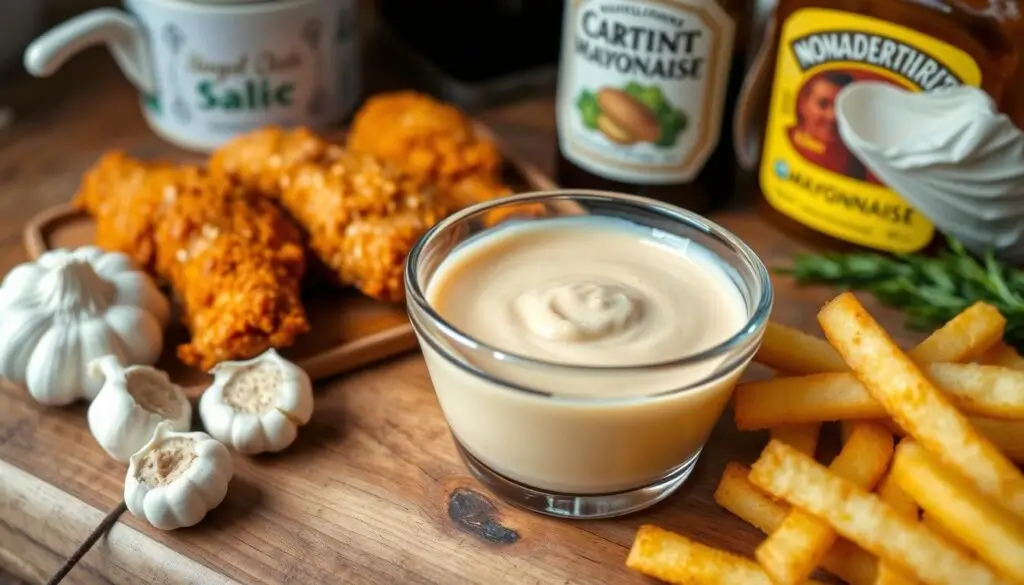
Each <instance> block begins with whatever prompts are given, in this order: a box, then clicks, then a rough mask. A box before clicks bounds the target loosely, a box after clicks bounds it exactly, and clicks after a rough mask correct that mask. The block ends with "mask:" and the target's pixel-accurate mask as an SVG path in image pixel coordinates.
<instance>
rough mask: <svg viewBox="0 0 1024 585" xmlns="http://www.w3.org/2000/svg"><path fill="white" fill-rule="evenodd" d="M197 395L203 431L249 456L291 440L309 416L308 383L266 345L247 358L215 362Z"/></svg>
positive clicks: (276, 448) (310, 388)
mask: <svg viewBox="0 0 1024 585" xmlns="http://www.w3.org/2000/svg"><path fill="white" fill-rule="evenodd" d="M212 373H213V385H212V386H210V387H209V388H208V389H207V390H206V392H203V396H202V398H200V399H199V416H200V417H201V418H202V420H203V426H205V427H206V430H207V432H209V433H210V434H211V435H213V436H214V437H215V438H217V440H219V441H222V442H224V444H226V445H229V446H231V447H232V448H234V449H235V450H237V451H239V452H241V453H246V454H249V455H255V454H257V453H264V452H267V451H280V450H282V449H284V448H285V447H287V446H288V445H291V444H292V442H293V441H294V440H295V437H296V436H297V435H298V429H299V427H300V426H302V425H304V424H306V423H308V422H309V419H310V418H311V417H312V416H313V385H312V383H311V382H310V379H309V375H308V374H306V372H304V371H303V370H302V368H300V367H298V366H296V365H295V364H293V363H291V362H289V361H288V360H286V359H284V358H282V357H281V356H280V355H278V353H277V352H276V351H274V350H273V349H269V350H267V351H266V352H264V353H263V354H261V355H259V356H257V357H255V358H252V359H250V360H245V361H239V362H221V363H220V364H218V365H217V367H215V368H214V369H213V372H212Z"/></svg>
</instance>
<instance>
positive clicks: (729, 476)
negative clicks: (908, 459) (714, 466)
mask: <svg viewBox="0 0 1024 585" xmlns="http://www.w3.org/2000/svg"><path fill="white" fill-rule="evenodd" d="M749 474H750V469H749V468H747V467H746V466H744V465H740V464H739V463H729V464H727V465H726V466H725V472H724V473H723V474H722V480H721V481H720V482H718V488H717V489H716V490H715V496H714V497H715V501H716V502H718V505H719V506H722V507H723V508H725V509H726V510H728V511H730V512H732V513H733V514H735V515H736V516H738V517H739V518H740V519H742V520H743V521H745V522H748V523H749V524H751V525H753V526H754V527H756V528H757V529H758V530H760V531H761V532H764V533H765V534H771V533H772V532H774V531H775V530H776V529H778V527H779V526H781V525H782V522H783V520H785V519H786V515H787V514H788V513H789V505H788V504H786V503H784V502H777V501H775V500H773V499H771V498H769V497H768V496H766V495H765V494H764V493H763V492H761V491H760V490H758V489H757V488H755V487H754V484H752V483H750V481H749V480H748V479H747V476H748V475H749ZM821 568H823V569H825V570H826V571H828V572H829V573H832V574H833V575H835V576H837V577H839V578H841V579H842V580H844V581H846V582H847V583H849V584H850V585H875V577H876V576H877V574H878V571H877V563H876V561H875V558H874V557H873V556H871V555H869V554H868V553H866V552H864V551H863V550H862V549H861V548H860V547H858V546H857V545H855V544H853V543H852V542H850V541H848V540H844V539H841V538H840V539H837V540H836V542H835V544H833V545H832V548H830V549H829V550H828V552H827V553H825V556H824V557H822V559H821Z"/></svg>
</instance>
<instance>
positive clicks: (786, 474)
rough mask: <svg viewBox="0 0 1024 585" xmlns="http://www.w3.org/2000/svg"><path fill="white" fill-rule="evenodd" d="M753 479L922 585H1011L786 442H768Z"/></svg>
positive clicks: (877, 498)
mask: <svg viewBox="0 0 1024 585" xmlns="http://www.w3.org/2000/svg"><path fill="white" fill-rule="evenodd" d="M750 481H751V483H753V484H754V485H755V486H757V487H759V488H760V489H762V490H765V491H766V492H768V494H769V495H772V496H774V497H777V498H781V499H784V500H786V501H787V502H789V503H790V504H791V505H793V506H797V507H799V508H801V509H803V510H806V511H807V512H809V513H811V514H813V515H815V516H817V517H818V518H821V519H822V520H825V521H826V522H828V523H829V524H830V525H831V526H832V527H833V528H835V530H836V531H837V532H838V533H839V534H841V535H842V536H844V537H846V538H847V539H849V540H851V541H853V542H855V543H857V544H858V545H860V546H861V547H862V548H863V549H864V550H866V551H868V552H871V553H873V554H875V555H876V556H878V557H879V559H881V560H884V561H885V562H886V563H888V564H889V565H892V566H894V567H898V568H899V570H900V571H901V572H902V573H904V574H906V575H916V576H917V578H918V579H919V580H920V581H921V582H923V583H926V584H929V585H964V584H966V583H970V584H971V585H990V584H991V585H994V584H997V583H998V584H1005V585H1009V584H1010V583H1011V581H1010V580H1009V579H1006V578H1003V577H1001V576H999V575H997V574H995V573H994V572H993V571H992V569H990V568H989V567H987V566H985V565H984V564H982V563H981V562H979V561H977V560H975V559H972V558H970V557H969V556H967V555H965V554H963V553H962V552H961V551H960V550H958V549H957V548H956V547H955V546H952V545H950V544H948V543H947V542H945V541H944V540H942V539H941V538H939V537H938V536H936V535H935V534H933V533H932V532H931V531H930V530H928V529H927V528H925V527H924V526H922V525H921V524H920V523H919V522H914V521H912V520H909V519H907V518H904V517H902V516H900V514H899V513H898V512H896V510H894V509H893V508H892V506H890V505H888V504H886V503H885V502H883V501H882V500H881V498H879V497H878V496H877V495H876V494H872V493H869V492H867V491H865V490H863V489H861V488H860V487H858V486H857V485H855V484H854V483H853V482H850V481H848V480H846V479H843V478H841V477H839V476H837V475H835V474H834V473H831V472H829V470H827V469H825V468H824V467H823V466H822V465H821V464H819V463H817V462H816V461H814V460H813V459H811V458H810V457H808V456H807V455H804V454H803V453H800V452H799V451H797V450H796V449H793V448H792V447H790V446H788V445H786V444H784V443H780V442H778V441H771V442H769V443H768V446H767V447H765V449H764V451H762V453H761V457H760V458H759V459H758V460H757V461H756V462H755V463H754V465H753V466H752V467H751V470H750ZM736 582H737V583H739V582H740V581H736Z"/></svg>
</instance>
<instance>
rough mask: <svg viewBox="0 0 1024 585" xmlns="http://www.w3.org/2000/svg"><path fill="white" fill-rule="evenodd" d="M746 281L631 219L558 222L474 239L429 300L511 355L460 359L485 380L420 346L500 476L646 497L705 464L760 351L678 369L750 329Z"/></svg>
mask: <svg viewBox="0 0 1024 585" xmlns="http://www.w3.org/2000/svg"><path fill="white" fill-rule="evenodd" d="M738 278H739V277H738V276H736V275H735V274H734V271H733V270H732V268H731V267H730V266H729V265H728V264H726V263H725V262H724V261H723V260H722V259H721V258H720V257H719V256H717V255H715V254H714V253H712V252H711V251H709V250H708V249H707V248H705V247H703V246H701V245H699V244H697V243H696V242H694V241H691V240H689V239H686V238H683V237H680V236H676V235H673V234H668V233H664V232H661V231H658V230H655V229H652V228H648V227H644V226H640V225H637V224H634V223H631V222H629V221H626V220H622V219H617V218H609V217H596V216H569V217H558V218H544V219H538V220H532V221H529V222H523V223H513V224H506V225H503V226H499V227H497V228H495V229H492V230H489V231H486V232H483V233H481V234H478V235H477V236H475V237H473V238H472V239H470V240H467V241H465V242H463V243H462V244H460V245H459V246H457V247H456V248H455V249H454V250H453V251H452V252H451V253H450V254H449V255H448V256H447V257H446V258H445V259H444V260H443V261H442V262H441V263H440V265H439V266H438V267H437V269H436V270H435V272H434V273H433V275H432V277H431V278H430V281H429V283H428V285H427V286H426V290H425V296H426V298H427V301H428V303H429V305H430V306H431V307H432V308H433V309H434V310H435V311H436V312H437V313H438V314H439V315H440V317H441V318H442V319H443V320H444V321H445V322H446V323H447V324H448V325H449V326H451V327H454V328H455V329H457V330H458V331H459V332H460V333H462V334H464V335H466V336H468V337H470V338H473V339H474V340H476V341H479V342H483V343H486V344H488V345H490V346H492V347H494V348H497V349H498V350H499V351H500V352H507V354H508V355H497V356H495V355H494V354H493V353H483V352H481V353H472V354H469V353H466V352H463V353H462V355H461V356H454V357H455V359H456V362H457V361H462V360H464V361H465V362H466V364H467V365H471V367H472V368H473V369H476V370H477V371H478V372H480V373H482V374H483V375H480V373H473V372H471V371H469V369H467V368H466V367H464V366H463V365H460V364H458V363H456V362H453V361H452V358H450V357H448V356H444V355H442V353H441V352H439V351H437V350H436V349H435V347H436V346H432V345H431V344H425V343H422V339H421V345H422V346H423V348H424V355H425V357H426V360H427V366H428V368H429V370H430V375H431V379H432V381H433V384H434V387H435V390H436V392H437V395H438V399H439V401H440V403H441V407H442V409H443V410H444V413H445V416H446V418H447V419H448V422H449V425H450V426H451V428H452V431H453V433H454V435H455V436H456V438H457V439H458V441H459V442H460V443H461V444H462V446H463V447H464V448H465V449H466V450H467V451H469V452H470V453H471V454H472V455H473V456H475V457H476V458H477V459H479V460H480V461H481V462H483V463H484V464H485V465H487V466H488V467H491V468H492V469H493V470H494V471H496V472H498V473H500V474H501V475H504V476H505V477H507V478H510V479H513V480H515V481H517V482H520V483H522V484H525V485H527V486H530V487H533V488H536V489H541V490H549V491H552V492H558V493H568V494H603V493H611V492H616V491H622V490H629V489H634V488H639V487H643V486H646V485H650V484H651V483H652V482H656V481H659V480H660V479H661V478H663V477H665V476H666V475H667V474H669V473H670V472H672V470H674V469H678V468H680V467H681V466H685V465H692V463H693V462H694V461H695V459H696V456H697V455H698V454H699V452H700V449H701V447H702V446H703V444H704V442H705V441H706V439H707V436H708V434H709V433H710V432H711V429H712V427H713V426H714V424H715V422H716V420H717V419H718V418H719V416H720V415H721V413H722V411H723V410H724V408H725V405H726V403H727V402H728V400H729V397H730V394H731V392H732V388H733V386H734V384H735V382H736V380H737V378H738V377H739V375H740V374H741V373H742V370H743V368H744V366H745V365H746V363H747V361H748V360H749V355H745V356H742V355H741V356H738V355H737V353H736V352H725V353H724V354H722V355H717V356H713V357H710V358H706V359H701V360H697V361H693V362H690V361H687V362H684V363H671V362H673V361H677V360H680V359H681V358H685V357H687V356H693V355H696V354H698V353H700V352H702V351H704V350H708V349H711V348H713V347H715V346H717V345H720V344H721V343H723V342H725V341H727V340H728V339H730V338H731V337H733V336H734V335H736V334H737V333H739V332H740V330H741V329H743V328H744V326H745V325H746V324H747V322H748V320H749V317H750V315H749V312H748V304H747V302H746V300H745V298H744V296H743V294H741V292H740V289H739V287H738V286H737V284H735V283H736V281H737V279H738ZM447 349H448V350H450V351H452V352H458V351H459V350H458V349H456V348H454V347H450V348H447ZM751 353H752V352H751ZM515 356H519V357H521V358H528V360H526V361H524V360H522V359H517V358H516V357H515ZM533 360H536V361H533ZM538 362H544V363H538ZM657 364H664V365H661V366H658V365H657ZM601 367H618V368H628V369H604V370H603V369H600V368H601Z"/></svg>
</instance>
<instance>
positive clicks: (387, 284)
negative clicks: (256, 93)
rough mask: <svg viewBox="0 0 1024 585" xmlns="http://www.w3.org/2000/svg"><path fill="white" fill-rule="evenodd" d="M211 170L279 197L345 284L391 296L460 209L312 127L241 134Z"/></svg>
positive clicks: (398, 293) (399, 292)
mask: <svg viewBox="0 0 1024 585" xmlns="http://www.w3.org/2000/svg"><path fill="white" fill-rule="evenodd" d="M210 168H211V169H212V170H213V172H215V173H221V174H225V175H227V176H230V177H233V178H234V179H235V180H237V181H239V182H241V183H242V184H245V185H250V186H253V187H256V188H259V189H263V190H265V191H264V192H266V193H267V194H268V195H269V196H270V197H272V198H275V199H277V200H278V201H279V202H280V203H281V205H282V206H283V207H284V208H285V209H286V210H287V211H288V212H289V213H291V215H292V217H294V218H295V220H296V221H297V222H298V223H299V225H300V226H302V228H304V229H305V231H306V232H307V234H308V240H309V247H310V248H311V249H312V250H313V252H315V253H316V255H317V257H318V258H319V259H320V261H321V262H323V264H324V265H326V266H327V267H328V268H329V269H330V270H331V272H332V274H333V275H334V277H335V278H336V280H337V281H338V282H339V283H340V284H342V285H351V286H354V287H355V288H357V289H358V290H359V291H360V292H362V293H363V294H365V295H367V296H369V297H371V298H374V299H378V300H383V301H400V300H402V299H403V298H404V297H405V287H404V285H403V274H404V264H405V258H406V256H408V254H409V251H410V250H411V249H412V246H413V245H414V244H415V243H416V241H417V240H418V239H419V238H420V236H422V235H423V234H424V233H425V232H426V231H427V230H428V229H429V228H430V227H431V226H433V225H434V224H435V223H437V222H438V221H440V219H441V218H443V217H445V216H446V215H448V214H449V213H451V211H453V210H454V208H453V206H452V203H451V201H450V200H449V199H448V198H446V197H445V196H444V195H443V194H442V193H441V192H440V191H439V190H438V189H437V188H436V186H434V185H433V184H431V183H429V182H427V181H425V180H423V179H422V178H420V177H416V176H413V175H410V174H408V173H402V172H400V171H399V170H397V169H396V168H395V167H394V165H392V164H390V163H388V162H386V161H383V160H381V159H379V158H376V157H373V156H370V155H366V154H358V153H353V152H349V151H347V150H345V149H342V148H341V147H339V146H337V145H332V144H330V143H327V142H326V141H324V140H323V139H321V138H318V137H317V136H316V135H315V134H313V133H311V132H309V131H308V130H294V131H290V132H289V131H285V130H281V129H279V128H265V129H262V130H258V131H256V132H253V133H251V134H248V135H245V136H242V137H239V138H237V139H235V140H234V141H232V142H230V143H228V144H226V145H224V146H223V147H221V148H220V149H219V150H218V151H217V152H215V153H214V155H213V156H212V157H211V159H210Z"/></svg>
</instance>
